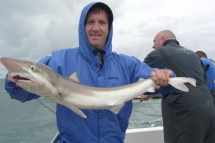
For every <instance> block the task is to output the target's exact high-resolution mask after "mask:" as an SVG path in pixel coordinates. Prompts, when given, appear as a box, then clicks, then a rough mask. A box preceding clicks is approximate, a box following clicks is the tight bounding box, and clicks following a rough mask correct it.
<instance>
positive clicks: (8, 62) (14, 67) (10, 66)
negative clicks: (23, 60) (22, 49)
mask: <svg viewBox="0 0 215 143" xmlns="http://www.w3.org/2000/svg"><path fill="white" fill-rule="evenodd" d="M0 60H1V63H2V64H3V65H4V66H5V67H6V68H7V70H8V71H10V72H15V71H20V70H21V68H22V66H21V64H20V62H18V61H16V60H15V59H11V58H5V57H3V58H1V59H0Z"/></svg>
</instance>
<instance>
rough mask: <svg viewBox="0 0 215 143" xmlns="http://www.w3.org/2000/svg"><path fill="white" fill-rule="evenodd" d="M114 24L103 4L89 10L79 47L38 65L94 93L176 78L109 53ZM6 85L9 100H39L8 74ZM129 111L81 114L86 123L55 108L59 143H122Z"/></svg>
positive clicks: (84, 12)
mask: <svg viewBox="0 0 215 143" xmlns="http://www.w3.org/2000/svg"><path fill="white" fill-rule="evenodd" d="M112 22H113V14H112V11H111V9H110V8H109V7H108V6H107V5H106V4H104V3H90V4H88V5H87V6H86V7H84V9H83V10H82V13H81V16H80V22H79V47H77V48H69V49H61V50H57V51H53V52H52V55H51V56H47V57H45V58H43V59H42V60H40V62H41V63H43V64H45V65H47V66H49V67H51V68H52V69H53V70H54V71H56V72H58V73H59V74H61V75H63V76H65V77H68V76H70V75H71V74H72V73H74V72H77V73H78V75H79V81H80V83H82V84H85V85H90V86H95V87H116V86H122V85H126V84H130V83H134V82H136V81H137V80H138V79H139V78H140V77H142V78H150V77H151V78H152V79H153V81H154V82H155V83H156V84H157V85H158V86H166V85H168V79H169V77H171V76H174V75H173V74H174V73H172V72H171V71H169V70H156V69H153V68H150V67H149V66H148V65H147V64H145V63H142V62H141V61H139V60H137V59H136V58H134V57H129V56H126V55H122V54H121V55H120V54H117V53H115V52H112V34H113V26H112ZM8 79H9V80H6V81H5V89H6V90H7V91H8V92H9V94H10V96H11V98H13V99H17V100H19V101H21V102H25V101H29V100H32V99H36V98H38V97H39V96H38V95H34V94H32V93H29V92H26V91H25V90H23V89H22V88H20V87H16V85H15V83H14V82H13V79H12V77H11V75H10V73H8ZM11 81H12V82H11ZM83 90H84V89H83ZM131 110H132V102H131V101H129V102H127V103H126V104H125V105H124V107H123V108H122V109H121V110H120V112H119V113H118V114H117V115H115V114H114V113H112V112H111V111H109V110H82V111H83V113H84V114H85V115H86V116H87V118H86V119H84V118H81V117H80V116H78V115H77V114H75V113H74V112H72V111H71V110H70V109H68V108H67V107H65V106H62V105H59V104H57V109H56V112H57V114H56V116H57V127H58V130H59V133H60V135H61V138H60V140H59V142H61V143H123V142H124V138H125V131H126V129H127V127H128V121H129V117H130V115H131Z"/></svg>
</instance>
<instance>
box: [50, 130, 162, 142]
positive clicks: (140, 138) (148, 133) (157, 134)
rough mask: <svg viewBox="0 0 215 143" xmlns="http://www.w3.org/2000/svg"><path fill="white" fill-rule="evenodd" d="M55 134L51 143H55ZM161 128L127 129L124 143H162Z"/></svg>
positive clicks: (56, 138)
mask: <svg viewBox="0 0 215 143" xmlns="http://www.w3.org/2000/svg"><path fill="white" fill-rule="evenodd" d="M58 140H59V134H58V133H57V134H56V135H55V137H54V138H53V140H52V141H51V143H57V141H58ZM163 142H164V139H163V127H151V128H137V129H127V131H126V136H125V143H163Z"/></svg>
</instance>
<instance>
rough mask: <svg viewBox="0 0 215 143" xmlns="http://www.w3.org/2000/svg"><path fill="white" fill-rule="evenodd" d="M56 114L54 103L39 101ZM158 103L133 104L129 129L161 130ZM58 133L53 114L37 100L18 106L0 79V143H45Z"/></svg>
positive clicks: (45, 100)
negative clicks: (157, 128)
mask: <svg viewBox="0 0 215 143" xmlns="http://www.w3.org/2000/svg"><path fill="white" fill-rule="evenodd" d="M39 101H41V102H42V103H43V104H45V105H46V106H47V107H49V108H50V109H51V110H53V111H55V106H56V104H55V102H53V101H51V100H48V99H45V98H39ZM160 102H161V101H160V100H157V99H155V100H148V101H144V102H139V100H138V99H135V100H133V111H132V115H131V118H130V120H129V127H128V128H130V129H131V128H145V127H155V126H162V117H161V103H160ZM56 133H57V127H56V118H55V114H54V113H53V112H51V111H50V110H49V109H47V108H46V107H44V106H43V105H42V104H40V103H39V102H38V101H36V100H32V101H28V102H25V103H21V102H19V101H17V100H13V99H11V98H10V97H9V95H8V93H7V92H6V91H5V90H4V79H0V143H47V142H50V141H51V140H52V138H53V137H54V136H55V134H56Z"/></svg>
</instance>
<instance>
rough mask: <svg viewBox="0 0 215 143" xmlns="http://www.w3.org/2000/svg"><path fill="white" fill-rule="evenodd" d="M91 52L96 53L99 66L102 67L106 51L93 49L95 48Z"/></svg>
mask: <svg viewBox="0 0 215 143" xmlns="http://www.w3.org/2000/svg"><path fill="white" fill-rule="evenodd" d="M93 52H94V53H95V54H98V56H99V63H100V67H102V66H103V64H104V55H105V54H106V52H105V51H104V50H100V49H95V50H93Z"/></svg>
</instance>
